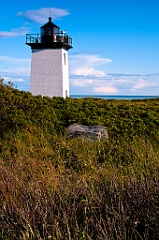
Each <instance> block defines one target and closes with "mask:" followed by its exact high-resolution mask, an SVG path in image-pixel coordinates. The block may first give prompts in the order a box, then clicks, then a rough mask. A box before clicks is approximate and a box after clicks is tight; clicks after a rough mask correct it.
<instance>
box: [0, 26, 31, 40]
mask: <svg viewBox="0 0 159 240" xmlns="http://www.w3.org/2000/svg"><path fill="white" fill-rule="evenodd" d="M26 33H28V29H27V28H24V27H21V28H14V29H11V30H10V31H1V32H0V38H2V37H19V36H23V35H25V34H26Z"/></svg>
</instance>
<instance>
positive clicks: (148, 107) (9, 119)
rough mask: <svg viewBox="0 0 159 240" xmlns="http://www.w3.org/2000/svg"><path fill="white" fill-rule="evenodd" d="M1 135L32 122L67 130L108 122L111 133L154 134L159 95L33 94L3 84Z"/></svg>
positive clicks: (0, 90) (158, 120)
mask: <svg viewBox="0 0 159 240" xmlns="http://www.w3.org/2000/svg"><path fill="white" fill-rule="evenodd" d="M0 115H1V120H0V121H1V122H0V124H1V125H2V126H3V128H1V135H2V136H3V134H5V133H6V132H8V131H10V130H12V131H16V129H17V128H18V129H20V128H24V127H27V126H29V125H35V126H37V127H40V128H41V129H43V130H44V131H48V132H50V133H51V132H52V131H55V132H56V133H57V134H60V133H63V132H64V130H65V127H67V126H69V125H70V124H73V123H79V124H84V125H100V126H107V127H108V129H109V133H110V135H111V136H118V135H119V134H122V135H124V134H126V135H127V134H129V135H134V134H148V135H149V134H151V133H152V134H154V133H155V132H156V131H157V130H158V126H159V99H147V100H132V101H130V100H129V101H126V100H120V101H119V100H104V99H93V98H84V99H73V98H66V99H63V98H59V97H54V98H49V97H43V98H42V97H41V96H37V97H33V96H32V95H31V94H30V93H29V92H24V91H19V90H17V89H13V88H11V87H10V86H8V85H5V84H1V85H0Z"/></svg>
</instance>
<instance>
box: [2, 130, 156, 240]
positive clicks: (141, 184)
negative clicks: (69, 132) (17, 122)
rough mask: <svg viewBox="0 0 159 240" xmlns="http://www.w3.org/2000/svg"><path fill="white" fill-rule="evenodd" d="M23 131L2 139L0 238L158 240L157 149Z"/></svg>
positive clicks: (143, 141) (151, 142)
mask: <svg viewBox="0 0 159 240" xmlns="http://www.w3.org/2000/svg"><path fill="white" fill-rule="evenodd" d="M157 140H158V139H157V136H156V139H152V138H151V137H146V136H133V137H128V136H127V137H122V136H121V137H119V138H114V139H113V138H110V139H109V141H102V142H85V141H84V140H82V139H79V140H78V139H66V138H65V136H63V137H62V136H61V137H60V136H57V135H54V136H52V137H50V136H47V135H44V134H43V133H42V131H40V130H39V131H37V129H34V128H33V129H23V131H21V132H19V133H16V134H14V136H12V137H8V138H7V137H6V138H5V140H4V141H3V149H2V154H1V158H0V194H1V195H0V239H5V240H8V239H9V240H12V239H13V240H14V239H18V240H19V239H22V240H31V239H32V240H33V239H37V240H43V239H54V240H55V239H57V240H61V239H68V240H76V239H88V240H94V239H97V240H98V239H99V240H102V239H108V240H114V239H118V240H125V239H127V240H129V239H134V240H136V239H143V240H149V239H152V240H153V239H155V240H156V239H159V161H158V159H159V149H158V142H157Z"/></svg>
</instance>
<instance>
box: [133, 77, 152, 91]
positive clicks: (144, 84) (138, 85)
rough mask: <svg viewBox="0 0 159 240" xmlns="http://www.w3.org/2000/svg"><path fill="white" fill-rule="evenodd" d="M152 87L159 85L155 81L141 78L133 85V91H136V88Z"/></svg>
mask: <svg viewBox="0 0 159 240" xmlns="http://www.w3.org/2000/svg"><path fill="white" fill-rule="evenodd" d="M152 87H157V84H156V83H155V82H151V81H145V80H144V79H139V80H138V82H136V83H135V84H134V86H132V88H131V91H132V92H135V91H136V90H139V89H144V88H152Z"/></svg>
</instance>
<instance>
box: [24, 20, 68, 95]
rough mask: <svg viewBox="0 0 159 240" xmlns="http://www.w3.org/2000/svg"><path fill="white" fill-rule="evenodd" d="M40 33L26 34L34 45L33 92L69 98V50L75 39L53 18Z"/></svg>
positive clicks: (32, 63) (31, 87) (28, 43)
mask: <svg viewBox="0 0 159 240" xmlns="http://www.w3.org/2000/svg"><path fill="white" fill-rule="evenodd" d="M40 29H41V32H40V34H26V44H27V45H29V46H30V47H31V50H32V59H31V76H30V92H31V93H32V94H33V95H34V96H36V95H41V96H42V97H43V96H48V97H63V98H66V97H69V76H68V50H69V49H70V48H72V38H71V37H69V36H68V35H67V34H66V32H65V31H61V30H60V28H59V27H58V26H57V25H55V24H54V23H53V22H52V18H51V17H49V21H48V22H47V23H46V24H45V25H43V26H42V27H40Z"/></svg>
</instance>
